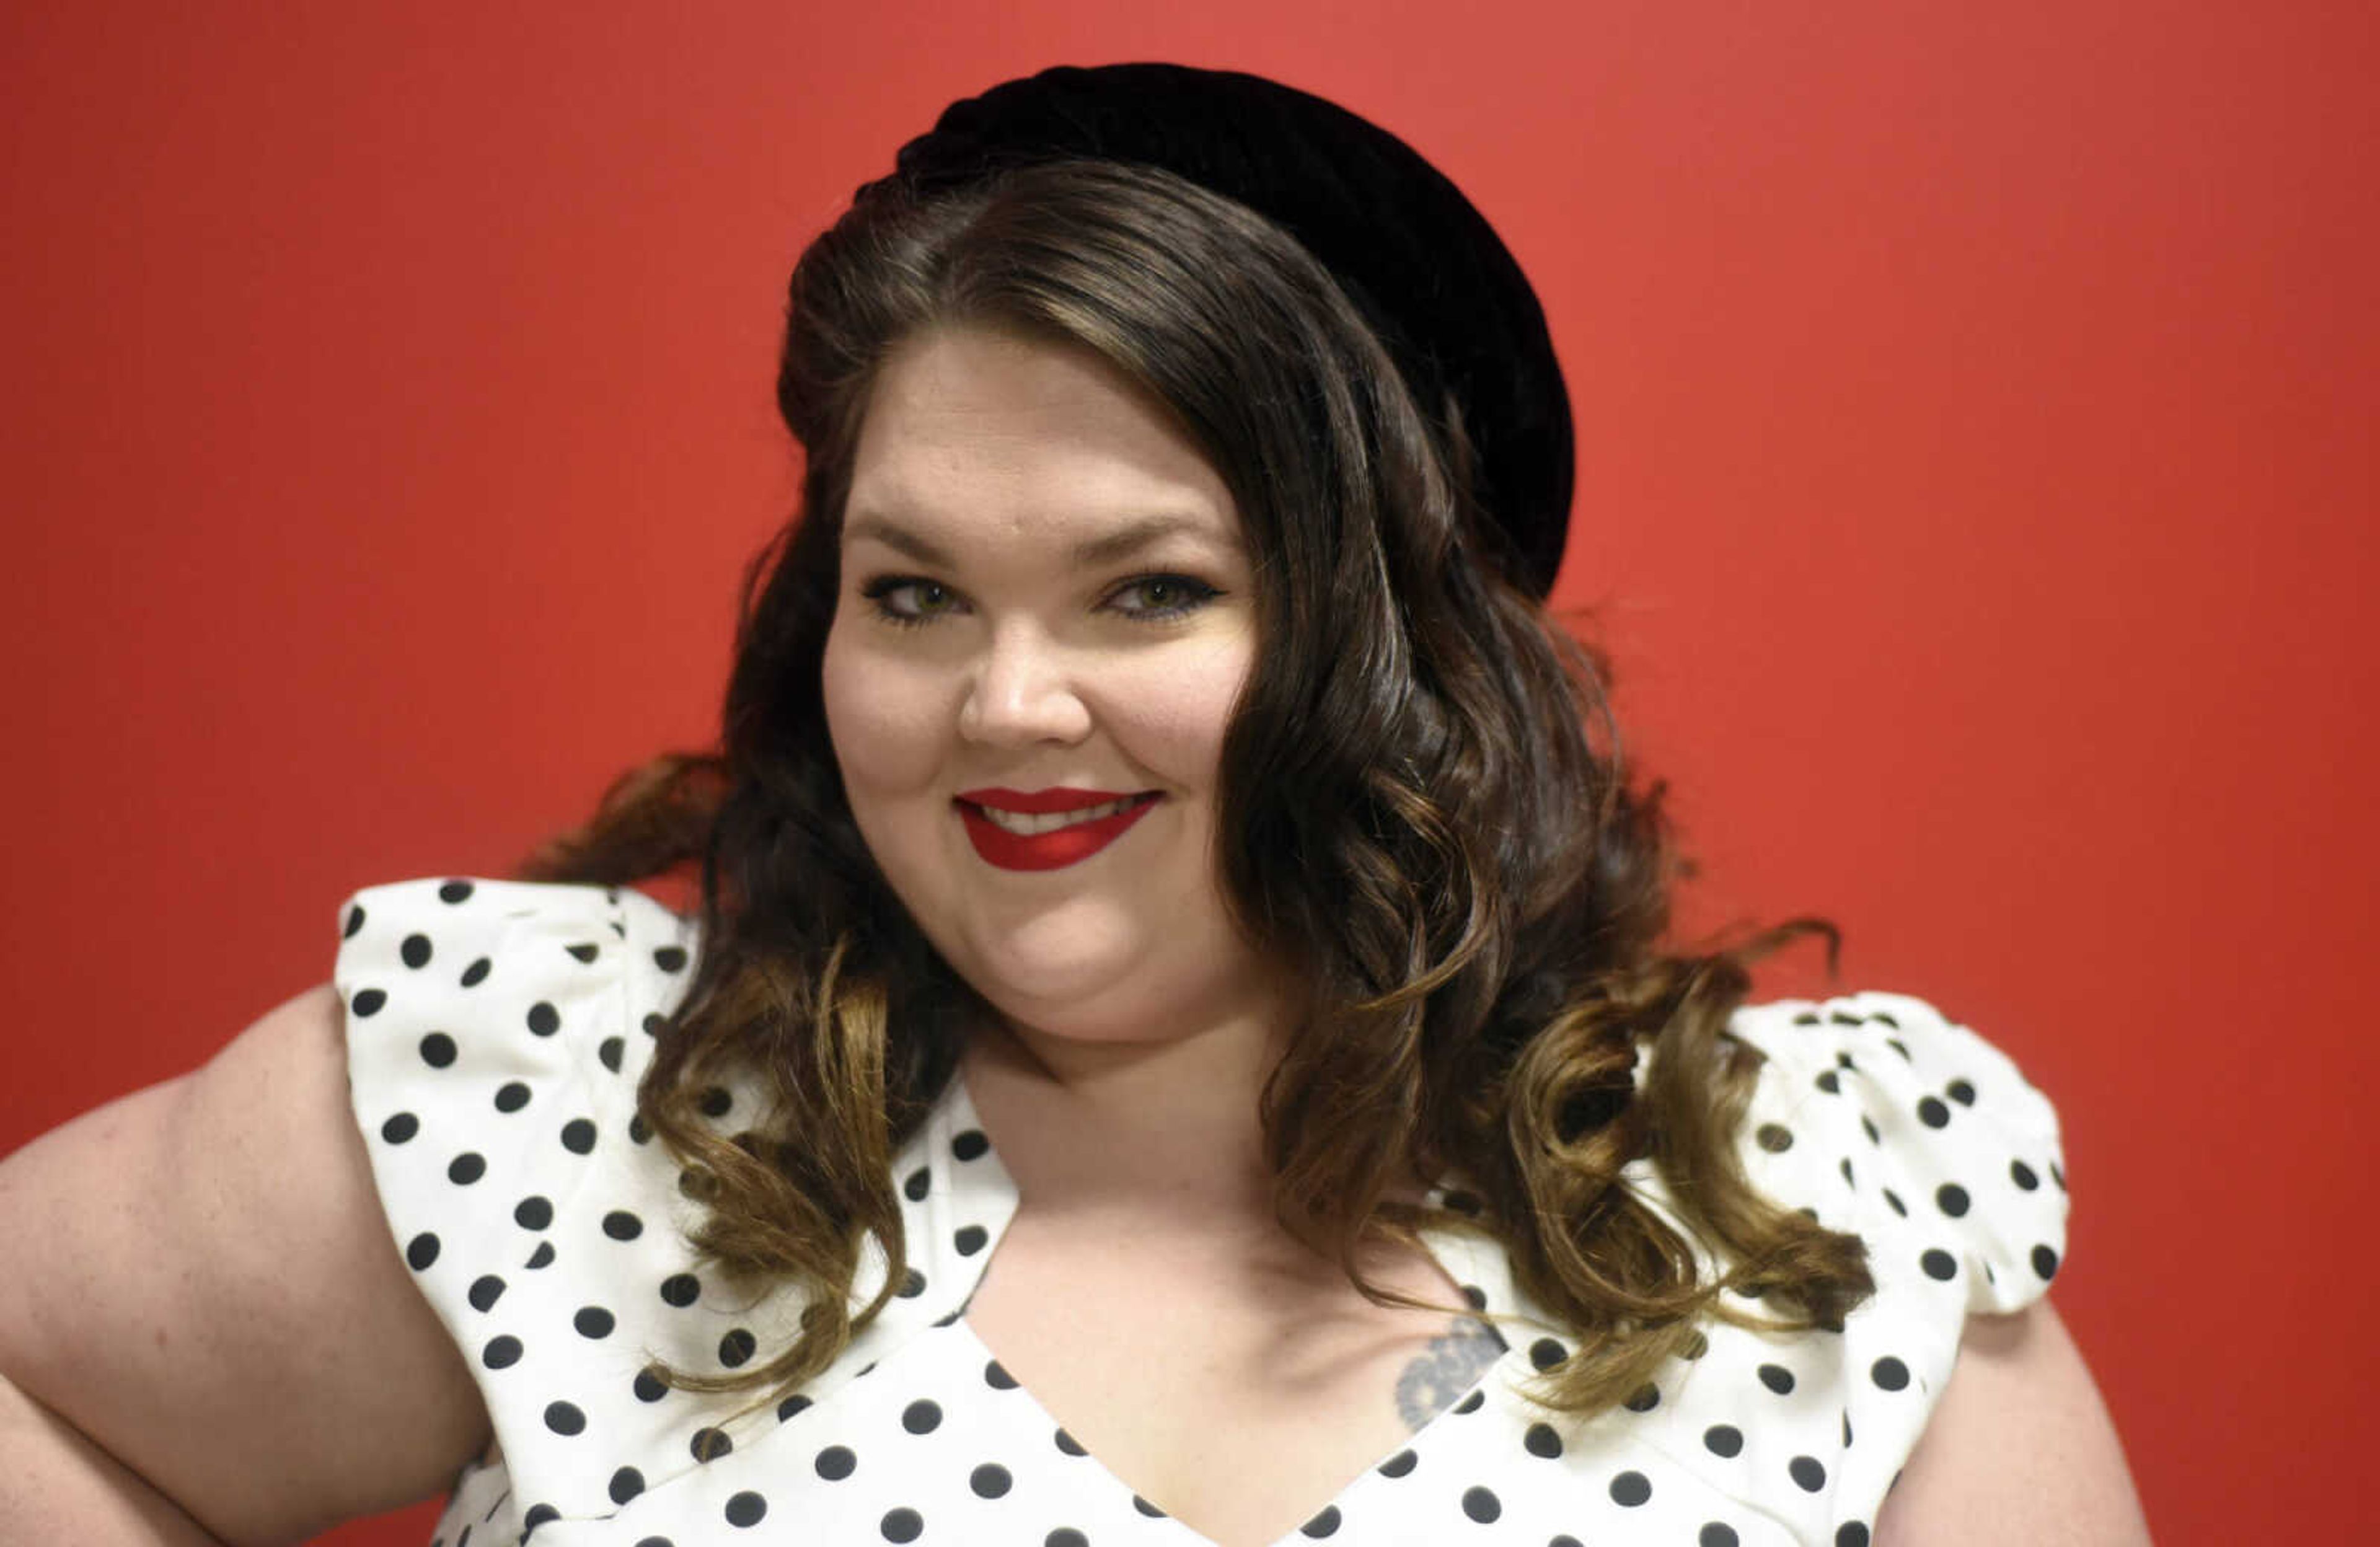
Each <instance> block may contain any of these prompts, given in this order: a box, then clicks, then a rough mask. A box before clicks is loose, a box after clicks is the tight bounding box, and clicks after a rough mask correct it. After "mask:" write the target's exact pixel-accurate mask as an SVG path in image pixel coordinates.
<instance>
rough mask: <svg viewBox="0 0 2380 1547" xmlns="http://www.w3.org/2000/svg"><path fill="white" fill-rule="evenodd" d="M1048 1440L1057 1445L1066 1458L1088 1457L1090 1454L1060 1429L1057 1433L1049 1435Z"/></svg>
mask: <svg viewBox="0 0 2380 1547" xmlns="http://www.w3.org/2000/svg"><path fill="white" fill-rule="evenodd" d="M1050 1438H1051V1440H1052V1441H1053V1442H1054V1443H1056V1444H1057V1446H1058V1448H1059V1449H1060V1450H1061V1451H1063V1452H1064V1453H1065V1454H1066V1455H1068V1456H1088V1455H1089V1454H1090V1452H1088V1451H1087V1450H1085V1449H1084V1448H1083V1447H1082V1445H1081V1444H1080V1443H1078V1442H1077V1441H1076V1440H1075V1437H1074V1436H1073V1435H1072V1434H1069V1433H1067V1432H1066V1431H1064V1430H1062V1429H1061V1430H1059V1431H1057V1433H1055V1434H1053V1435H1051V1436H1050Z"/></svg>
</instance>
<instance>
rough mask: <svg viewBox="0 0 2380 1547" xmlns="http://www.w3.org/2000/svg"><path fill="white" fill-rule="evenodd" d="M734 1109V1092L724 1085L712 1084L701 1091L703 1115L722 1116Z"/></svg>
mask: <svg viewBox="0 0 2380 1547" xmlns="http://www.w3.org/2000/svg"><path fill="white" fill-rule="evenodd" d="M733 1111H735V1093H734V1092H733V1091H731V1090H728V1089H727V1087H725V1086H724V1085H713V1086H711V1087H710V1088H709V1089H708V1090H704V1091H703V1092H702V1115H704V1116H705V1117H724V1116H726V1115H728V1114H729V1113H731V1112H733Z"/></svg>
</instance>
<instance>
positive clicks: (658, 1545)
mask: <svg viewBox="0 0 2380 1547" xmlns="http://www.w3.org/2000/svg"><path fill="white" fill-rule="evenodd" d="M465 1529H469V1528H468V1527H466V1528H465ZM455 1547H465V1544H464V1543H461V1542H457V1543H456V1544H455ZM637 1547H676V1544H675V1543H674V1542H672V1541H670V1539H669V1538H668V1537H665V1536H648V1537H640V1538H638V1539H637Z"/></svg>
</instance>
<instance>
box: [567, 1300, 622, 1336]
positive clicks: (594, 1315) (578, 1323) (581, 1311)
mask: <svg viewBox="0 0 2380 1547" xmlns="http://www.w3.org/2000/svg"><path fill="white" fill-rule="evenodd" d="M570 1324H571V1325H572V1326H574V1327H576V1328H577V1329H578V1335H579V1336H581V1337H609V1336H611V1335H612V1326H613V1318H612V1313H611V1312H610V1311H608V1310H606V1309H603V1308H602V1307H601V1306H600V1305H582V1306H580V1307H579V1308H578V1314H577V1315H576V1316H573V1317H572V1318H571V1319H570Z"/></svg>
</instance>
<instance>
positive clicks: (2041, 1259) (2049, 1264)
mask: <svg viewBox="0 0 2380 1547" xmlns="http://www.w3.org/2000/svg"><path fill="white" fill-rule="evenodd" d="M2033 1271H2034V1273H2035V1274H2036V1275H2038V1276H2039V1277H2040V1279H2041V1282H2042V1283H2044V1284H2046V1283H2048V1282H2049V1281H2050V1280H2051V1279H2053V1278H2055V1277H2057V1276H2058V1253H2056V1252H2055V1251H2052V1250H2051V1249H2049V1248H2048V1247H2046V1246H2037V1247H2034V1249H2033Z"/></svg>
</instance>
